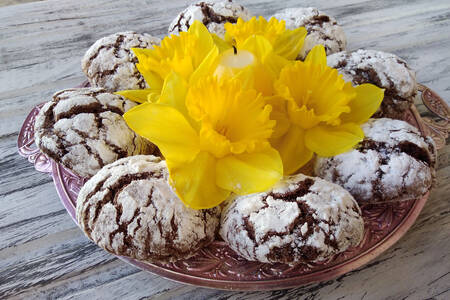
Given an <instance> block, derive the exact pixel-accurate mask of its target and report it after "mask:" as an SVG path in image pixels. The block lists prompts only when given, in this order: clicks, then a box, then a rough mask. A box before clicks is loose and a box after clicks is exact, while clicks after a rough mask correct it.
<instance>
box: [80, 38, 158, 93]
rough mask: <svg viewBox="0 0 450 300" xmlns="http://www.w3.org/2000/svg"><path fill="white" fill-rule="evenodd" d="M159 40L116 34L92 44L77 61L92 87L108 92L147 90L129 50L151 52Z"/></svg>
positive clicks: (134, 58) (133, 56) (135, 59)
mask: <svg viewBox="0 0 450 300" xmlns="http://www.w3.org/2000/svg"><path fill="white" fill-rule="evenodd" d="M159 43H160V39H159V38H156V37H153V36H151V35H150V34H147V33H143V34H139V33H136V32H132V31H127V32H119V33H115V34H111V35H109V36H106V37H103V38H101V39H99V40H98V41H96V42H95V43H94V44H93V45H92V46H91V47H90V48H89V50H88V51H87V52H86V54H85V55H84V57H83V59H82V60H81V68H82V69H83V72H84V74H86V76H87V78H88V80H89V83H90V84H91V86H93V87H103V88H105V89H107V90H109V91H114V92H115V91H120V90H133V89H144V88H148V87H149V86H148V84H147V83H146V82H145V79H144V77H142V75H141V74H140V73H139V71H138V70H137V68H136V63H137V62H138V61H137V58H136V56H135V55H134V54H133V52H132V51H131V48H152V47H153V46H154V45H157V44H159Z"/></svg>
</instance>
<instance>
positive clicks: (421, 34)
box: [0, 0, 450, 299]
mask: <svg viewBox="0 0 450 300" xmlns="http://www.w3.org/2000/svg"><path fill="white" fill-rule="evenodd" d="M14 2H22V1H20V0H15V1H14V0H11V1H10V0H8V1H6V2H4V3H3V2H2V4H3V5H7V4H11V3H14ZM187 3H189V1H181V0H176V1H167V0H147V1H145V0H135V1H125V0H118V1H106V0H97V1H90V0H78V1H72V0H57V1H56V0H54V1H51V0H50V1H42V2H35V3H26V4H18V5H12V6H4V7H1V8H0V101H1V102H0V103H1V105H0V173H1V174H2V176H1V177H0V237H1V239H0V298H2V299H3V298H11V299H43V298H48V299H89V298H99V299H102V298H105V299H140V298H154V299H173V298H176V299H292V298H301V299H338V298H339V299H357V298H361V299H362V298H364V299H401V298H407V299H424V298H435V299H449V298H450V205H449V203H450V201H449V200H450V199H449V195H450V180H449V179H450V146H449V145H447V147H446V148H445V149H443V150H442V151H441V153H440V155H439V158H440V163H439V168H438V185H437V187H436V188H435V189H434V191H433V192H432V194H431V197H430V199H429V201H428V203H427V204H426V206H425V208H424V210H423V212H422V213H421V215H420V216H419V219H418V220H417V222H416V223H415V225H414V226H413V227H412V228H411V230H410V231H409V232H408V233H407V234H406V235H405V236H404V237H403V238H402V239H401V240H400V241H399V242H398V243H397V244H396V245H394V246H393V247H392V248H391V249H389V250H388V251H386V252H385V253H384V254H383V255H381V256H380V257H378V258H377V259H375V260H374V261H372V262H371V263H369V264H367V265H366V266H364V267H362V268H360V269H358V270H355V271H353V272H350V273H348V274H345V275H343V276H341V277H339V278H337V279H335V280H331V281H328V282H322V283H319V284H313V285H309V286H306V287H300V288H296V289H291V290H284V291H274V292H264V293H258V292H254V293H243V292H223V291H218V290H208V289H203V288H196V287H192V286H187V285H183V284H179V283H174V282H171V281H169V280H166V279H164V278H162V277H159V276H156V275H153V274H149V273H145V272H142V271H140V270H138V269H136V268H134V267H133V266H129V265H127V264H125V263H123V262H121V261H119V260H117V259H116V258H114V257H113V256H111V255H109V254H107V253H106V252H104V251H102V250H101V249H99V248H97V247H96V246H95V245H94V244H92V243H91V242H89V241H88V240H87V239H86V238H85V237H84V235H83V234H82V233H81V232H80V230H79V229H78V228H77V227H76V226H75V224H74V223H73V222H72V220H71V219H70V217H69V215H68V214H66V212H65V210H64V207H63V206H62V204H61V203H60V202H59V199H58V196H57V194H56V191H55V189H54V187H53V183H52V181H51V179H50V177H49V176H47V175H45V174H42V173H39V172H37V171H35V170H34V168H33V166H32V165H31V164H29V163H28V162H27V161H26V160H25V159H23V158H21V157H19V155H17V149H16V140H17V134H18V131H19V129H20V126H21V124H22V122H23V120H24V118H25V116H26V115H27V114H28V112H29V111H30V110H31V108H32V107H33V106H35V105H36V104H38V103H41V102H43V101H46V100H48V99H49V97H50V95H51V94H52V93H53V92H55V91H57V90H60V89H63V88H68V87H73V86H75V85H77V84H79V83H80V82H82V81H83V75H82V72H81V69H80V59H81V56H82V55H83V53H84V52H85V51H86V49H87V48H88V47H89V46H90V45H91V44H92V43H93V42H94V41H95V40H96V39H98V38H100V37H102V36H104V35H107V34H110V33H114V32H117V31H121V30H136V31H141V32H149V33H151V34H153V35H156V36H160V37H162V36H163V35H164V34H165V33H166V28H167V26H168V24H169V23H170V21H171V20H172V18H173V17H174V16H175V15H176V14H177V13H178V12H179V11H180V10H181V9H182V8H184V7H185V6H186V4H187ZM241 3H242V4H244V5H246V6H247V7H248V8H249V9H250V10H251V11H252V12H253V13H254V14H262V15H265V16H268V15H270V14H272V13H273V12H275V11H276V10H278V9H281V8H285V7H293V6H316V7H319V8H320V9H322V10H324V11H326V12H328V13H329V14H331V15H334V16H336V17H337V19H338V21H339V22H340V23H341V24H342V25H343V27H344V29H345V31H346V33H347V36H348V40H349V49H357V48H360V47H364V48H374V49H379V50H384V51H389V52H393V53H396V54H398V55H400V56H402V57H404V58H405V59H406V60H408V62H409V63H410V65H411V66H412V67H414V68H415V69H416V70H417V71H418V72H417V75H418V79H419V81H420V82H422V83H424V84H427V85H429V86H430V87H431V88H433V89H434V90H435V91H437V92H438V93H439V94H440V95H441V96H442V97H443V98H444V99H447V100H450V2H449V1H446V0H431V1H419V0H415V1H406V0H402V1H400V0H398V1H388V0H376V1H361V0H359V1H357V0H335V1H324V0H322V1H319V0H311V1H294V0H285V1H272V0H254V1H250V0H248V1H244V0H243V1H241Z"/></svg>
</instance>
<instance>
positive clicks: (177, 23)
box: [169, 1, 251, 38]
mask: <svg viewBox="0 0 450 300" xmlns="http://www.w3.org/2000/svg"><path fill="white" fill-rule="evenodd" d="M250 17H251V15H250V14H249V12H248V11H247V9H246V8H245V7H243V6H242V5H239V4H236V3H233V2H231V1H218V2H217V1H216V2H214V1H201V2H197V3H195V4H191V5H189V6H188V7H187V8H186V9H185V10H183V11H182V12H181V13H179V14H178V16H177V17H176V18H175V19H174V20H173V21H172V23H170V25H169V34H178V33H180V32H182V31H188V29H189V27H191V25H192V23H194V21H195V20H198V21H200V22H202V23H203V24H204V25H205V26H206V28H208V30H209V32H211V33H215V34H217V35H218V36H219V37H221V38H223V37H224V35H225V28H224V24H225V23H227V22H230V23H236V22H237V19H238V18H242V19H243V20H244V21H248V20H249V19H250Z"/></svg>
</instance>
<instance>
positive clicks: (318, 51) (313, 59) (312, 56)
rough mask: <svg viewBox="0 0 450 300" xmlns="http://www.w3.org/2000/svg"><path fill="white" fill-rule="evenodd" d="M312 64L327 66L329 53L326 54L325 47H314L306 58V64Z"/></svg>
mask: <svg viewBox="0 0 450 300" xmlns="http://www.w3.org/2000/svg"><path fill="white" fill-rule="evenodd" d="M308 62H310V63H312V64H314V65H321V66H326V65H327V53H326V52H325V47H324V46H323V45H316V46H314V47H313V48H312V49H311V51H310V52H309V53H308V56H306V59H305V63H308Z"/></svg>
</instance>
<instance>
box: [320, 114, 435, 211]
mask: <svg viewBox="0 0 450 300" xmlns="http://www.w3.org/2000/svg"><path fill="white" fill-rule="evenodd" d="M362 128H363V130H364V133H365V139H364V141H363V142H362V143H361V144H359V145H358V146H357V147H356V149H355V150H352V151H349V152H346V153H343V154H340V155H337V156H334V157H330V158H318V159H317V161H316V164H315V173H316V175H318V176H320V177H322V178H324V179H325V180H329V181H331V182H334V183H337V184H339V185H341V186H342V187H344V188H345V189H346V190H348V191H349V192H350V193H351V194H352V195H353V197H355V199H356V200H357V201H358V202H359V203H360V204H364V203H369V202H370V203H373V202H375V203H382V202H386V201H394V200H408V199H414V198H418V197H420V196H422V195H423V194H425V193H426V192H427V191H428V190H429V189H430V188H431V186H432V183H433V177H434V170H433V167H434V165H435V146H434V143H433V141H432V139H431V138H429V137H424V136H422V135H421V134H420V132H419V131H418V130H417V128H415V127H414V126H412V125H410V124H408V123H406V122H404V121H400V120H392V119H386V118H382V119H371V120H369V122H367V123H366V124H364V125H363V127H362Z"/></svg>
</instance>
